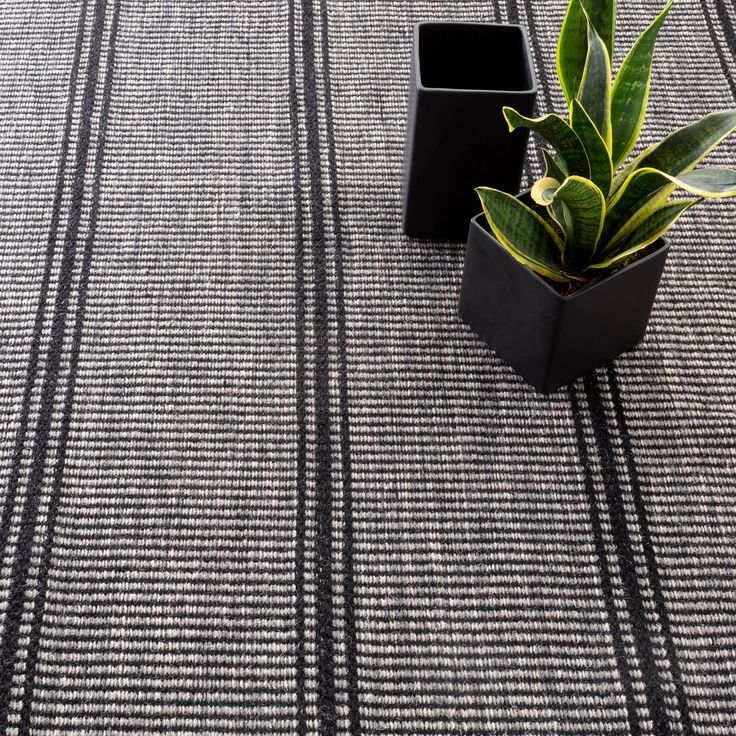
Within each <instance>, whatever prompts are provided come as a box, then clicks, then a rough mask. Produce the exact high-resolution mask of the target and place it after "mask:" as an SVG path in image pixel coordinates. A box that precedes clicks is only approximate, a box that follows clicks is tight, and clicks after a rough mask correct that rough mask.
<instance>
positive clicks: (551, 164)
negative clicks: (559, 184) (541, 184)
mask: <svg viewBox="0 0 736 736" xmlns="http://www.w3.org/2000/svg"><path fill="white" fill-rule="evenodd" d="M542 158H544V167H545V168H544V176H545V178H549V177H551V178H552V179H557V180H558V181H564V180H565V179H566V178H567V172H566V171H565V168H564V162H563V161H562V159H560V158H558V157H557V156H553V155H552V154H551V153H550V152H549V151H548V150H547V149H546V148H543V149H542Z"/></svg>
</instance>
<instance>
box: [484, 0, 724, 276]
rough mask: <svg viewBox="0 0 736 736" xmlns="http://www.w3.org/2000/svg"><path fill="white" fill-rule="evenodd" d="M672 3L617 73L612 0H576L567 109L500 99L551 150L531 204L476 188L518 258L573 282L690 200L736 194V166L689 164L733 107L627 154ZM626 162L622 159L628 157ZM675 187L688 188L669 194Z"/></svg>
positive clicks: (564, 47)
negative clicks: (529, 107) (529, 111)
mask: <svg viewBox="0 0 736 736" xmlns="http://www.w3.org/2000/svg"><path fill="white" fill-rule="evenodd" d="M671 6H672V3H671V2H670V3H669V4H668V5H667V6H666V7H665V8H664V9H663V10H662V12H661V13H660V14H659V15H658V16H657V17H656V18H655V19H654V21H653V22H652V23H651V25H650V26H649V27H648V28H647V29H646V30H645V31H644V32H643V33H642V34H641V36H640V37H639V39H638V40H637V41H636V43H635V44H634V46H633V47H632V48H631V50H630V51H629V52H628V55H627V56H626V58H625V59H624V61H623V63H622V64H621V67H620V69H619V70H618V73H617V74H616V78H615V80H612V70H611V58H612V56H613V47H614V29H615V20H616V0H571V2H570V4H569V6H568V8H567V13H566V15H565V20H564V22H563V25H562V30H561V32H560V36H559V41H558V45H557V74H558V77H559V81H560V85H561V87H562V91H563V93H564V96H565V100H566V103H567V107H568V110H567V115H566V117H562V116H560V115H556V114H554V113H552V114H549V115H545V116H544V117H541V118H537V119H531V118H527V117H524V116H523V115H520V114H519V113H518V112H516V111H515V110H514V109H512V108H509V107H506V108H504V115H505V117H506V121H507V123H508V125H509V129H510V130H511V131H514V130H516V129H517V128H521V127H524V128H529V129H531V130H532V131H535V132H536V133H538V134H540V135H541V136H542V137H543V138H544V139H545V140H546V141H547V142H548V143H549V146H550V147H551V148H552V149H554V152H553V151H550V150H546V149H544V150H543V151H542V153H543V157H544V162H545V165H546V171H545V175H544V178H542V179H541V180H540V181H537V182H536V184H535V185H534V186H533V188H532V190H531V199H532V200H533V202H532V203H530V204H531V206H527V205H526V204H525V203H524V202H522V201H521V200H520V199H519V198H517V197H513V196H511V195H509V194H506V193H505V192H502V191H499V190H497V189H491V188H488V187H479V188H478V189H477V190H476V191H477V193H478V195H479V197H480V200H481V203H482V205H483V210H484V212H485V215H486V218H487V220H488V224H489V226H490V228H491V231H492V233H493V234H494V236H495V237H496V238H497V240H498V241H499V242H500V243H501V244H502V245H503V246H504V247H505V248H506V249H507V250H508V251H509V252H510V253H511V254H512V255H513V256H514V257H515V258H516V259H517V260H518V261H520V262H521V263H523V264H525V265H527V266H529V267H530V268H531V269H532V270H534V271H535V272H537V273H539V274H540V275H542V276H544V277H546V278H548V279H551V280H552V281H556V282H563V283H565V282H567V283H568V284H569V285H570V286H572V287H575V288H579V287H582V286H584V285H585V284H586V283H588V282H590V281H592V280H595V279H598V278H600V277H602V276H605V275H607V274H610V273H612V272H613V271H615V270H617V269H619V268H621V267H623V266H625V265H628V264H629V263H631V262H632V261H633V260H634V259H636V258H637V257H639V256H641V255H642V254H644V253H645V252H646V248H647V246H649V245H651V244H652V243H654V242H655V241H657V240H658V239H659V238H660V237H661V236H662V235H663V234H664V233H665V232H666V231H667V230H668V229H669V228H670V227H671V226H672V225H673V224H674V223H675V222H676V220H677V219H678V218H679V217H680V215H682V214H683V213H684V212H685V211H686V210H688V209H689V208H690V207H692V206H693V205H694V204H697V203H698V202H700V201H702V200H703V199H704V198H707V197H730V196H733V195H736V170H732V169H724V168H696V167H697V165H698V164H699V163H700V162H701V161H702V160H703V159H704V158H705V157H706V155H707V154H708V153H710V152H711V151H712V150H713V149H714V148H715V147H716V146H717V145H718V144H719V143H720V142H721V141H723V140H724V138H726V137H727V136H728V135H729V134H730V133H732V132H733V131H734V130H736V109H731V110H724V111H721V112H714V113H711V114H710V115H706V117H704V118H703V119H702V120H699V121H697V122H694V123H691V124H690V125H687V126H685V127H684V128H680V129H679V130H675V131H674V132H673V133H670V135H668V136H667V137H666V138H664V139H663V140H662V141H661V142H660V143H658V144H655V145H653V146H650V147H649V148H647V149H646V150H645V151H643V152H641V153H639V155H638V156H636V157H635V158H633V159H632V160H630V161H629V162H628V163H627V159H628V158H629V157H630V154H631V153H632V151H633V149H634V147H635V146H636V143H637V140H638V137H639V133H640V131H641V128H642V125H643V122H644V117H645V114H646V109H647V104H648V100H649V88H650V83H651V71H652V58H653V55H654V47H655V42H656V39H657V34H658V33H659V29H660V27H661V26H662V23H663V22H664V20H665V18H666V16H667V14H668V13H669V11H670V8H671ZM624 164H625V165H624ZM676 190H684V191H685V192H687V193H688V194H689V195H690V196H686V197H680V198H676V199H671V196H672V195H673V193H675V191H676Z"/></svg>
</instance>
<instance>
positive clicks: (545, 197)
mask: <svg viewBox="0 0 736 736" xmlns="http://www.w3.org/2000/svg"><path fill="white" fill-rule="evenodd" d="M564 180H565V177H563V178H562V181H564ZM561 186H562V183H561V182H560V180H559V179H555V178H553V177H551V176H546V177H545V178H544V179H540V180H539V181H538V182H537V183H536V184H535V185H534V186H533V187H532V190H531V197H532V199H533V200H534V201H535V202H536V203H537V204H540V205H542V207H546V206H547V205H549V204H552V200H553V199H554V198H555V192H556V191H557V190H558V189H559V188H560V187H561Z"/></svg>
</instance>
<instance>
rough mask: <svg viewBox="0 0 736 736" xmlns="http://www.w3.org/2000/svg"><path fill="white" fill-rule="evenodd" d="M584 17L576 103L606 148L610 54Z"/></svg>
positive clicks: (607, 141)
mask: <svg viewBox="0 0 736 736" xmlns="http://www.w3.org/2000/svg"><path fill="white" fill-rule="evenodd" d="M585 17H586V19H587V22H588V55H587V57H586V59H585V67H584V69H583V77H582V79H581V80H580V90H579V92H578V95H577V99H578V100H580V104H581V105H582V106H583V108H584V109H585V112H587V113H588V115H589V117H590V119H591V120H592V121H593V124H594V125H595V127H596V128H597V130H598V132H599V133H600V134H601V138H602V139H603V140H604V141H605V144H606V148H607V149H608V151H609V152H610V150H611V57H610V56H609V55H608V49H606V45H605V44H604V43H603V40H602V39H601V37H600V36H599V35H598V33H597V32H596V29H595V28H594V26H593V22H592V21H591V20H590V18H589V16H588V14H587V13H586V14H585ZM571 114H572V110H571ZM573 127H574V126H573ZM606 191H608V190H607V189H606Z"/></svg>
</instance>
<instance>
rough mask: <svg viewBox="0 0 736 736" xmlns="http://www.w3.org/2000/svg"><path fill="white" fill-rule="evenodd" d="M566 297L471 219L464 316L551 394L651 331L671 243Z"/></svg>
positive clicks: (479, 221)
mask: <svg viewBox="0 0 736 736" xmlns="http://www.w3.org/2000/svg"><path fill="white" fill-rule="evenodd" d="M650 248H651V250H650V252H649V254H648V255H646V256H644V257H643V258H641V259H639V260H637V261H635V262H634V263H632V264H631V265H630V266H627V267H626V268H623V269H622V270H621V271H618V272H616V273H615V274H613V275H612V276H609V277H607V278H605V279H603V280H602V281H599V282H598V283H596V284H594V285H593V286H590V287H588V288H586V289H583V290H581V291H578V292H575V293H574V294H571V295H570V296H563V295H562V294H560V293H558V292H557V291H556V290H555V289H554V287H552V286H551V285H550V284H549V283H547V282H546V281H545V280H544V279H542V278H541V277H540V276H538V275H537V274H536V273H534V272H533V271H532V270H531V269H530V268H527V267H526V266H524V265H522V264H521V263H519V262H518V261H517V260H516V259H515V258H514V257H513V256H512V255H511V254H510V253H509V252H508V251H507V250H506V249H505V248H504V247H503V246H502V245H501V244H500V243H499V242H498V241H497V240H496V239H495V238H494V237H493V235H492V234H491V233H490V230H489V228H488V224H487V222H486V219H485V216H484V215H483V214H479V215H477V216H476V217H474V218H473V219H472V220H471V223H470V231H469V234H468V245H467V249H466V252H465V268H464V271H463V281H462V289H461V292H460V316H461V317H462V319H463V320H464V321H465V322H467V323H468V324H469V325H470V326H471V327H472V328H473V330H474V331H475V332H476V333H478V335H480V336H481V337H482V338H483V339H484V340H485V341H486V342H487V343H488V345H489V346H490V347H491V348H492V349H493V350H494V351H495V352H496V353H497V354H498V355H499V356H500V357H501V358H503V359H504V360H505V361H506V362H507V363H508V364H509V365H510V366H511V367H512V368H514V369H515V370H516V372H517V373H519V375H521V376H522V378H524V379H525V380H526V381H527V382H528V383H530V384H531V385H532V386H534V388H536V389H537V390H538V391H541V392H543V393H550V392H552V391H555V390H556V389H558V388H560V387H561V386H564V385H566V384H568V383H571V382H573V381H574V380H575V379H576V378H578V377H580V376H582V375H584V374H586V373H588V372H589V371H591V370H593V369H594V368H597V367H598V366H600V365H602V364H603V363H606V362H608V361H609V360H612V359H613V358H615V357H617V356H618V355H620V354H621V353H623V352H625V351H627V350H630V349H631V348H633V347H634V346H635V345H636V344H637V343H638V342H639V341H640V340H641V338H642V337H643V336H644V332H645V331H646V328H647V323H648V321H649V315H650V313H651V310H652V304H653V303H654V297H655V295H656V293H657V287H658V285H659V280H660V278H661V276H662V271H663V269H664V263H665V259H666V258H667V251H668V250H669V244H668V243H667V242H666V241H665V240H664V239H663V238H660V240H658V241H657V242H656V243H654V244H653V245H652V246H650Z"/></svg>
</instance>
